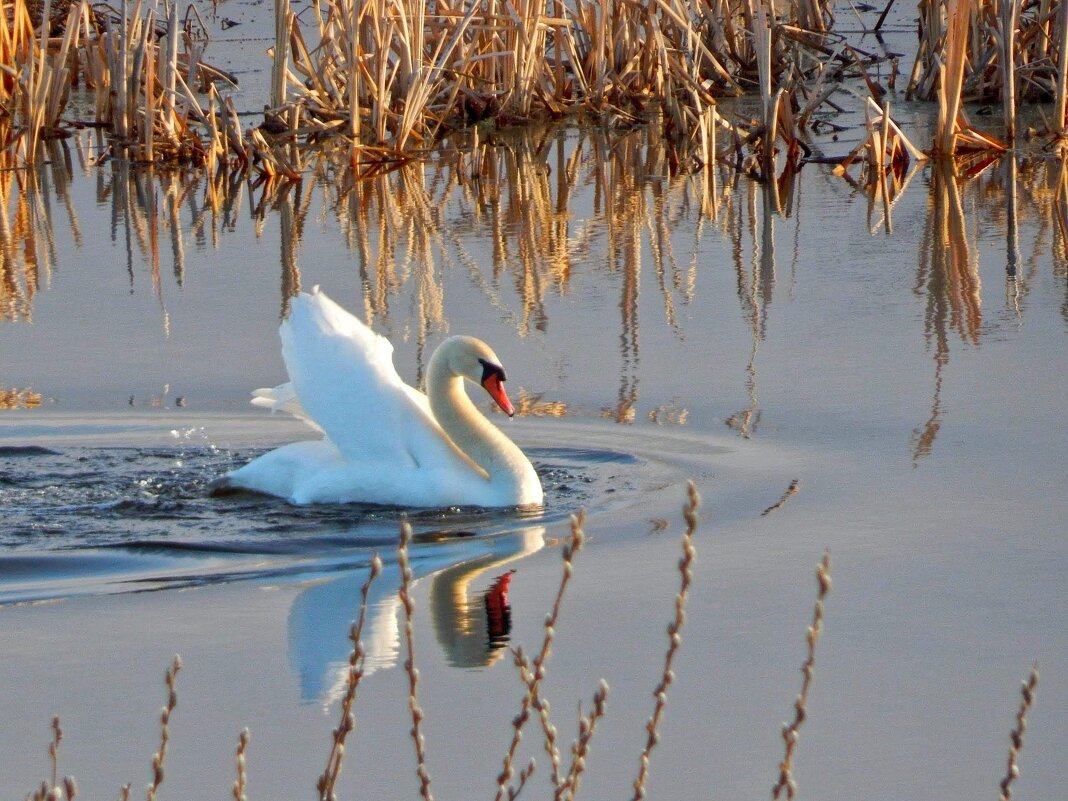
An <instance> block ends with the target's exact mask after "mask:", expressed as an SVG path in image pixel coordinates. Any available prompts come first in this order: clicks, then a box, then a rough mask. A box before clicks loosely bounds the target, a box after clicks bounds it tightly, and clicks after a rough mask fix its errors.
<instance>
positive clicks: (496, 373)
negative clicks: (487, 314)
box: [434, 336, 515, 417]
mask: <svg viewBox="0 0 1068 801" xmlns="http://www.w3.org/2000/svg"><path fill="white" fill-rule="evenodd" d="M439 350H440V351H444V352H445V356H446V358H447V359H448V365H449V368H450V369H451V370H452V372H453V373H454V374H455V375H458V376H462V377H464V378H466V379H467V380H468V381H471V382H472V383H475V384H478V385H479V386H481V387H482V388H483V389H484V390H486V392H488V393H489V396H490V397H491V398H493V400H494V402H495V403H496V404H497V405H498V406H500V407H501V411H503V412H504V413H505V414H507V415H508V416H509V417H512V416H514V415H515V409H514V408H513V407H512V402H511V401H510V400H508V394H507V393H506V392H505V391H504V381H505V375H504V368H503V367H501V360H500V359H498V358H497V354H496V353H494V352H493V350H492V349H491V348H490V346H489V345H487V344H486V343H485V342H483V341H482V340H481V339H475V338H474V337H464V336H460V337H449V338H448V339H447V340H445V341H444V342H443V343H441V347H440V348H439ZM434 356H435V358H436V357H437V356H438V354H437V353H435V354H434Z"/></svg>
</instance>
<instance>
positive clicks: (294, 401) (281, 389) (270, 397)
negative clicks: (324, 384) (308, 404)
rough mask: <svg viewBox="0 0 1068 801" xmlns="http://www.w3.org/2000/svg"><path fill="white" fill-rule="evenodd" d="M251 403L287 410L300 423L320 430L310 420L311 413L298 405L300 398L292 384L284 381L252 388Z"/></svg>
mask: <svg viewBox="0 0 1068 801" xmlns="http://www.w3.org/2000/svg"><path fill="white" fill-rule="evenodd" d="M251 403H252V405H253V406H259V407H261V408H264V409H270V410H271V411H272V412H287V413H289V414H291V415H293V416H294V417H296V418H297V419H298V420H300V421H301V422H302V423H305V424H307V425H309V426H311V427H312V428H314V429H315V430H316V431H319V432H322V429H321V428H320V427H319V424H318V423H316V422H315V421H314V420H312V418H311V415H309V414H308V413H307V412H306V411H305V410H304V407H303V406H301V405H300V398H298V397H297V391H296V390H295V389H293V385H292V384H289V383H286V384H280V385H278V386H277V387H273V388H268V387H261V388H260V389H254V390H252V401H251Z"/></svg>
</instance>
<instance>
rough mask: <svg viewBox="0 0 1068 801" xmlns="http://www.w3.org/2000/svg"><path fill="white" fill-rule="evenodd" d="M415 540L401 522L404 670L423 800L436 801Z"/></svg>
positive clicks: (398, 560) (407, 527)
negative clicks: (411, 561)
mask: <svg viewBox="0 0 1068 801" xmlns="http://www.w3.org/2000/svg"><path fill="white" fill-rule="evenodd" d="M411 541H412V527H411V526H410V525H409V524H408V521H407V520H405V521H404V522H403V523H401V536H400V544H399V546H398V547H397V562H398V564H399V565H400V573H401V585H400V600H401V605H402V606H403V607H404V641H405V643H406V644H407V646H408V658H407V659H406V660H405V662H404V669H405V670H406V671H407V672H408V709H409V710H411V713H412V732H411V734H412V741H413V742H414V743H415V761H416V768H415V773H416V775H417V776H418V777H419V793H420V795H421V796H422V797H423V801H433V798H434V796H433V795H431V793H430V772H429V771H428V770H427V766H426V739H425V738H424V737H423V732H422V722H423V710H422V709H420V707H419V695H418V690H419V669H418V668H417V667H416V666H415V636H414V632H413V628H412V617H413V615H414V613H415V601H414V600H412V569H411V567H409V565H408V546H409V544H410V543H411Z"/></svg>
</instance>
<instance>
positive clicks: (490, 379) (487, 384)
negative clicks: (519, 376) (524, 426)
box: [482, 373, 515, 417]
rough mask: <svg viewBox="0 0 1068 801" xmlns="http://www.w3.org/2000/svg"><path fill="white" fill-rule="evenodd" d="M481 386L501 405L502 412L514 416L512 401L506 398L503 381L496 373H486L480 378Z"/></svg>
mask: <svg viewBox="0 0 1068 801" xmlns="http://www.w3.org/2000/svg"><path fill="white" fill-rule="evenodd" d="M482 388H483V389H485V390H486V392H488V393H489V396H490V397H491V398H493V400H494V401H495V402H496V403H497V405H498V406H500V407H501V411H502V412H504V413H505V414H506V415H508V416H509V417H514V416H515V409H513V408H512V402H511V401H510V400H508V393H507V392H505V391H504V382H503V381H502V380H501V377H500V375H499V374H498V373H488V374H487V375H486V377H485V378H483V379H482Z"/></svg>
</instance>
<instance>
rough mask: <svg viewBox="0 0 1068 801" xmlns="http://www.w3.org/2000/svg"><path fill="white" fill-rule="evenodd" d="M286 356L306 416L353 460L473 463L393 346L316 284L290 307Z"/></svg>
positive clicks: (284, 347)
mask: <svg viewBox="0 0 1068 801" xmlns="http://www.w3.org/2000/svg"><path fill="white" fill-rule="evenodd" d="M280 334H281V337H282V356H283V358H284V359H285V362H286V369H287V370H288V371H289V377H290V381H291V383H292V386H293V389H294V390H295V394H296V397H297V398H298V399H299V402H300V406H301V407H302V408H303V410H304V412H305V413H306V415H307V416H308V417H310V418H312V419H313V420H314V421H315V423H316V424H317V425H318V426H319V427H320V428H321V429H322V430H323V431H324V432H325V433H326V435H327V436H328V437H329V438H330V439H331V440H332V441H333V443H334V444H335V445H336V446H337V448H338V450H339V451H341V453H342V454H343V455H344V456H345V458H346V459H348V460H352V461H356V462H361V463H364V464H374V463H378V462H380V463H381V464H382V465H383V469H389V468H391V467H392V468H393V469H396V468H398V467H404V466H410V467H419V466H421V465H422V464H437V465H453V466H454V467H455V468H456V469H459V470H464V469H471V466H472V463H471V461H470V460H469V459H467V457H465V456H464V455H463V454H461V453H460V451H459V450H457V448H456V447H455V446H454V445H453V444H452V442H451V441H450V440H449V439H448V437H446V436H445V434H444V432H443V431H442V430H441V427H440V426H439V425H438V424H437V422H436V421H435V420H434V418H433V416H432V415H431V413H430V406H429V403H428V402H427V399H426V396H425V395H423V394H422V393H421V392H418V391H417V390H415V389H413V388H412V387H410V386H408V385H407V384H405V383H404V381H402V380H401V377H400V376H399V375H398V374H397V371H396V369H395V368H394V366H393V346H392V345H391V344H390V342H389V340H387V339H386V338H385V337H382V336H379V335H378V334H376V333H374V332H373V331H372V330H371V329H370V328H368V327H367V326H366V325H364V324H363V323H362V322H361V321H360V320H358V319H357V318H356V317H354V316H353V315H351V314H349V313H348V312H347V311H345V310H344V309H343V308H341V307H340V306H339V305H337V304H336V303H334V301H332V300H331V299H330V298H328V297H327V296H326V294H325V293H323V292H321V291H319V290H318V288H316V289H315V290H313V292H312V294H310V295H309V294H303V293H302V294H301V295H299V296H297V297H296V298H294V299H293V301H292V303H291V305H290V315H289V318H288V319H287V320H286V321H285V322H283V323H282V327H281V329H280Z"/></svg>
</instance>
